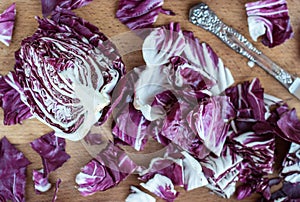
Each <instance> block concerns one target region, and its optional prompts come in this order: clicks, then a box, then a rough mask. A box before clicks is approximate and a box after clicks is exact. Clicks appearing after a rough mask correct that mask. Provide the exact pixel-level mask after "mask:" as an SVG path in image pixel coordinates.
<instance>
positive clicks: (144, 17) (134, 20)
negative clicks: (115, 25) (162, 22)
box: [116, 0, 175, 30]
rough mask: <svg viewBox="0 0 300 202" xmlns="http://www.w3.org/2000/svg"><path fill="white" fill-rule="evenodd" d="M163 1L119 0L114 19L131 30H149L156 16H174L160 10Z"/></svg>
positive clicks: (167, 11) (171, 13)
mask: <svg viewBox="0 0 300 202" xmlns="http://www.w3.org/2000/svg"><path fill="white" fill-rule="evenodd" d="M163 3H164V1H163V0H119V6H118V10H117V13H116V17H117V18H118V19H119V20H120V21H121V22H122V23H123V24H125V25H126V26H127V27H129V28H130V29H132V30H135V29H141V28H149V27H152V24H153V23H155V21H156V19H157V17H158V14H159V13H163V14H167V15H175V14H174V13H173V12H172V11H171V10H165V9H163V8H162V6H163Z"/></svg>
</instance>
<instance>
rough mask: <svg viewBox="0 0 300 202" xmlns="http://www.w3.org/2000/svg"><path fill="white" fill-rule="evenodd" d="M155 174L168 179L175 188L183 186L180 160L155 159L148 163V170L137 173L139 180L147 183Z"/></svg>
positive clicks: (168, 158) (169, 158)
mask: <svg viewBox="0 0 300 202" xmlns="http://www.w3.org/2000/svg"><path fill="white" fill-rule="evenodd" d="M156 174H160V175H163V176H166V177H168V178H169V179H170V180H171V181H172V183H173V184H174V185H175V186H177V185H178V186H183V185H184V176H183V165H182V159H174V158H171V157H165V158H161V157H157V158H153V159H152V160H151V162H150V165H149V168H148V169H145V170H143V171H142V172H141V173H139V175H140V177H139V179H140V180H143V181H148V180H150V179H151V178H153V177H154V176H155V175H156Z"/></svg>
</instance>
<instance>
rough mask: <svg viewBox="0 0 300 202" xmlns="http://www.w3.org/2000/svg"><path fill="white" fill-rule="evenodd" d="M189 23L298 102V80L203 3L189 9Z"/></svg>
mask: <svg viewBox="0 0 300 202" xmlns="http://www.w3.org/2000/svg"><path fill="white" fill-rule="evenodd" d="M189 21H190V22H191V23H193V24H195V25H197V26H199V27H202V28H203V29H205V30H207V31H209V32H211V33H213V34H214V35H216V36H217V37H218V38H219V39H221V40H222V41H223V42H224V43H225V44H226V45H227V46H229V47H230V48H231V49H233V50H235V51H236V52H237V53H239V54H241V55H243V56H244V57H246V58H247V59H248V60H249V61H251V62H253V63H255V64H257V65H258V66H260V67H261V68H262V69H264V70H265V71H266V72H268V73H269V74H270V75H272V76H273V77H274V78H275V79H276V80H277V81H279V82H280V83H281V84H282V85H283V86H284V87H285V88H286V89H287V90H288V91H289V92H290V93H291V94H292V95H294V96H295V97H296V98H298V99H299V100H300V78H298V77H295V76H293V75H291V74H290V73H288V72H287V71H286V70H284V69H283V68H281V67H280V66H279V65H277V64H276V63H275V62H273V61H272V60H271V59H270V58H268V57H267V56H266V55H264V54H263V53H262V52H261V51H260V50H258V49H257V48H255V47H254V45H253V44H252V43H250V42H249V41H248V40H247V39H246V38H245V37H244V36H243V35H241V34H240V33H239V32H238V31H237V30H235V29H234V28H232V27H230V26H228V25H226V24H225V23H224V22H222V21H221V20H220V19H219V18H218V16H217V15H216V14H215V13H214V12H213V11H212V10H211V9H210V8H209V7H208V6H207V5H206V4H205V3H200V4H198V5H196V6H194V7H192V8H191V9H190V13H189Z"/></svg>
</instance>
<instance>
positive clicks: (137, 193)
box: [125, 186, 156, 202]
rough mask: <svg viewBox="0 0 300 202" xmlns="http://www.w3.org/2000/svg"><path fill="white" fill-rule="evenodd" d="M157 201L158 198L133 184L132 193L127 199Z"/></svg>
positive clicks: (134, 201)
mask: <svg viewBox="0 0 300 202" xmlns="http://www.w3.org/2000/svg"><path fill="white" fill-rule="evenodd" d="M140 201H143V202H156V199H155V198H154V197H152V196H151V195H149V194H147V193H145V192H143V191H141V190H139V189H138V188H136V187H134V186H131V187H130V194H129V195H128V196H127V198H126V199H125V202H140Z"/></svg>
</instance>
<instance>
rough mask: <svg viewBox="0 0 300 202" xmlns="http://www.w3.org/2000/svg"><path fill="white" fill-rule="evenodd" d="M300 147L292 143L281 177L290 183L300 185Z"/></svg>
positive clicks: (283, 164)
mask: <svg viewBox="0 0 300 202" xmlns="http://www.w3.org/2000/svg"><path fill="white" fill-rule="evenodd" d="M299 165H300V145H299V144H296V143H292V144H291V146H290V149H289V152H288V154H287V155H286V157H285V159H284V161H283V163H282V170H281V172H280V176H281V177H283V178H284V180H285V181H287V182H290V183H300V167H299Z"/></svg>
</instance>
